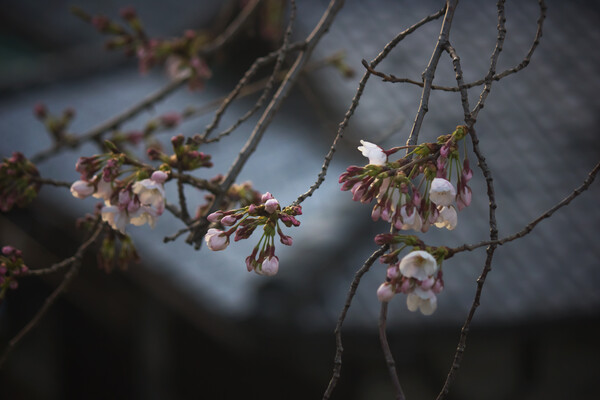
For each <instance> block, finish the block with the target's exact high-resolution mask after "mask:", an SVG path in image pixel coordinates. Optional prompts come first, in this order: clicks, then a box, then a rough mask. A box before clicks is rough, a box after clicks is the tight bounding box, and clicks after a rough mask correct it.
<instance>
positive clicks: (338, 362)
mask: <svg viewBox="0 0 600 400" xmlns="http://www.w3.org/2000/svg"><path fill="white" fill-rule="evenodd" d="M388 248H389V245H387V244H386V245H383V246H381V247H380V248H379V249H378V250H376V251H375V252H374V253H373V254H371V256H370V257H369V258H367V260H366V261H365V263H364V264H363V266H362V267H360V269H359V270H358V271H356V274H354V279H353V280H352V283H351V284H350V289H349V290H348V294H347V295H346V302H345V303H344V307H343V308H342V312H341V313H340V316H339V317H338V320H337V324H336V325H335V331H334V333H335V344H336V347H335V358H334V361H333V374H332V376H331V380H330V381H329V385H328V386H327V389H326V390H325V393H324V394H323V400H326V399H329V397H330V396H331V394H332V393H333V389H335V386H336V385H337V381H338V380H339V379H340V375H341V371H342V353H343V352H344V347H343V345H342V326H343V325H344V321H345V319H346V314H347V313H348V309H349V308H350V305H351V304H352V299H353V298H354V295H355V294H356V289H357V288H358V285H359V284H360V280H361V278H362V277H363V275H364V274H366V273H367V271H369V269H370V268H371V266H372V265H373V263H374V262H375V261H376V260H377V259H378V258H379V257H381V256H382V255H383V253H385V252H386V251H387V250H388Z"/></svg>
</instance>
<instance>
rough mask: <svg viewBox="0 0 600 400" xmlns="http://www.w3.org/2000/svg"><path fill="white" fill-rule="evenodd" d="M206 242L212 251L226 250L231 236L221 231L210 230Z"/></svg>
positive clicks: (205, 238)
mask: <svg viewBox="0 0 600 400" xmlns="http://www.w3.org/2000/svg"><path fill="white" fill-rule="evenodd" d="M204 240H206V245H207V246H208V248H209V249H211V250H212V251H220V250H225V249H226V248H227V246H228V245H229V236H227V235H226V234H225V232H223V231H221V230H219V229H214V228H211V229H209V230H208V232H206V236H205V237H204Z"/></svg>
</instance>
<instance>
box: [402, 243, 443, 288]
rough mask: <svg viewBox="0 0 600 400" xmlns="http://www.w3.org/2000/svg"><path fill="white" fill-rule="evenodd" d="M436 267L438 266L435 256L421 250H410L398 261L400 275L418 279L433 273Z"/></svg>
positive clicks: (423, 278)
mask: <svg viewBox="0 0 600 400" xmlns="http://www.w3.org/2000/svg"><path fill="white" fill-rule="evenodd" d="M438 269H439V267H438V264H437V261H436V260H435V258H433V256H432V255H431V254H429V253H428V252H426V251H423V250H416V251H412V252H410V253H408V254H407V255H406V256H404V258H403V259H402V260H401V261H400V272H401V273H402V275H404V276H406V277H407V278H415V279H418V280H420V281H423V280H425V279H427V278H428V277H429V276H432V275H434V274H435V273H436V272H437V271H438Z"/></svg>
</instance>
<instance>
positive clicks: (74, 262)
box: [0, 222, 103, 366]
mask: <svg viewBox="0 0 600 400" xmlns="http://www.w3.org/2000/svg"><path fill="white" fill-rule="evenodd" d="M98 224H99V226H98V227H97V228H96V230H95V231H94V233H93V234H92V236H91V237H90V238H89V239H88V240H87V241H86V242H85V243H83V244H82V245H81V246H79V248H78V249H77V252H76V253H75V255H73V256H72V257H69V258H68V259H66V260H65V261H69V262H68V263H67V264H65V265H64V266H66V265H71V269H69V271H68V272H67V273H66V274H65V276H64V278H63V280H62V282H61V283H60V285H58V287H57V288H56V289H54V291H53V292H52V293H51V294H50V296H48V297H47V298H46V300H45V301H44V304H43V305H42V307H41V308H40V309H39V310H38V312H37V313H36V314H35V315H34V316H33V318H32V319H31V320H30V321H29V322H28V323H27V325H25V326H24V327H23V328H22V329H21V330H20V331H19V333H17V334H16V335H15V337H13V338H12V339H11V340H10V342H8V345H7V346H6V348H5V349H4V352H3V354H2V357H1V358H0V366H2V365H3V364H4V362H5V361H6V360H7V358H8V356H9V355H10V353H11V352H12V351H13V349H14V348H15V347H16V346H17V344H19V342H20V341H21V340H22V339H23V338H24V337H25V335H27V334H28V333H29V332H30V331H31V330H32V329H33V328H34V327H35V326H36V325H37V324H38V322H39V321H40V320H41V319H42V317H43V316H44V315H45V314H46V312H47V311H48V310H49V309H50V307H51V306H52V305H53V304H54V302H55V301H56V299H57V298H58V296H59V295H60V294H61V293H62V292H64V291H65V289H66V288H67V287H68V286H69V284H70V283H71V282H72V281H73V279H74V278H75V276H77V273H78V272H79V269H80V268H81V259H82V257H83V254H84V252H85V251H86V250H87V248H88V247H89V246H90V245H91V244H92V243H94V242H95V241H96V239H97V238H98V235H99V234H100V232H101V231H102V228H103V227H102V224H100V223H99V222H98ZM59 264H61V263H59ZM59 264H55V265H53V266H52V267H50V268H47V269H44V270H37V271H36V270H34V271H29V274H30V275H43V274H45V273H50V272H55V271H54V270H51V269H52V268H54V267H56V266H58V265H59ZM64 266H58V267H57V268H56V270H58V269H60V268H63V267H64ZM42 271H44V272H43V273H40V272H42Z"/></svg>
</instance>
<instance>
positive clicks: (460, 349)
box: [437, 0, 506, 400]
mask: <svg viewBox="0 0 600 400" xmlns="http://www.w3.org/2000/svg"><path fill="white" fill-rule="evenodd" d="M497 6H498V37H497V39H496V46H495V47H494V51H493V53H492V56H491V62H490V68H489V71H488V74H487V76H486V79H485V81H486V83H485V86H484V89H483V91H482V92H481V95H480V97H479V101H478V103H477V105H476V106H475V108H474V110H473V111H472V112H470V113H469V112H468V96H467V93H466V88H465V87H464V81H463V80H462V69H461V67H460V59H459V57H458V55H457V54H456V52H455V50H454V48H453V47H452V46H451V45H449V43H448V44H447V46H446V49H447V50H448V52H449V54H450V55H451V57H452V60H453V65H454V70H455V72H456V79H457V83H458V86H459V88H460V89H461V102H462V105H463V111H464V113H465V122H466V123H467V126H468V127H469V134H470V135H471V140H472V143H473V151H474V153H475V155H476V156H477V160H478V166H479V168H480V169H481V171H482V173H483V176H484V177H485V181H486V186H487V195H488V199H489V226H490V241H497V240H498V227H497V222H496V208H497V205H496V195H495V190H494V179H493V177H492V172H491V170H490V168H489V167H488V165H487V162H486V160H485V157H484V156H483V153H482V152H481V149H480V148H479V138H478V137H477V133H476V132H475V129H474V127H473V125H474V124H475V121H476V120H477V115H478V113H479V111H480V110H481V109H482V108H483V104H484V102H485V99H486V98H487V95H488V94H489V92H490V90H491V83H492V77H493V76H494V73H495V68H496V62H497V61H498V57H499V55H500V52H501V51H502V45H503V43H504V37H505V36H506V28H505V26H504V24H505V22H506V18H505V15H504V0H499V1H498V4H497ZM497 246H498V245H497V244H491V245H489V246H488V248H487V256H486V260H485V264H484V266H483V270H482V272H481V275H480V276H479V278H478V279H477V289H476V290H475V297H474V299H473V303H472V304H471V308H470V309H469V313H468V315H467V318H466V320H465V322H464V324H463V326H462V328H461V330H460V339H459V342H458V345H457V348H456V352H455V353H454V359H453V361H452V366H451V367H450V371H449V372H448V376H447V377H446V381H445V382H444V386H443V387H442V389H441V391H440V393H439V394H438V397H437V400H442V399H444V398H446V396H447V395H448V392H449V390H450V386H451V385H452V383H453V382H454V380H455V378H456V374H457V372H458V370H459V368H460V363H461V361H462V357H463V355H464V352H465V347H466V344H467V336H468V334H469V329H470V326H471V321H472V320H473V317H474V315H475V311H476V310H477V308H478V307H479V304H480V299H481V293H482V291H483V286H484V284H485V280H486V277H487V275H488V273H489V272H490V271H491V269H492V261H493V259H494V252H495V250H496V248H497Z"/></svg>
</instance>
